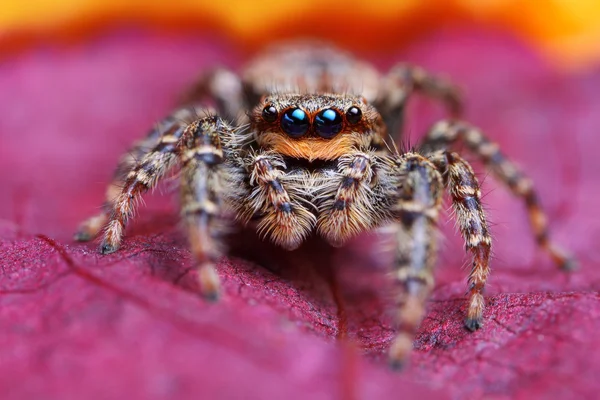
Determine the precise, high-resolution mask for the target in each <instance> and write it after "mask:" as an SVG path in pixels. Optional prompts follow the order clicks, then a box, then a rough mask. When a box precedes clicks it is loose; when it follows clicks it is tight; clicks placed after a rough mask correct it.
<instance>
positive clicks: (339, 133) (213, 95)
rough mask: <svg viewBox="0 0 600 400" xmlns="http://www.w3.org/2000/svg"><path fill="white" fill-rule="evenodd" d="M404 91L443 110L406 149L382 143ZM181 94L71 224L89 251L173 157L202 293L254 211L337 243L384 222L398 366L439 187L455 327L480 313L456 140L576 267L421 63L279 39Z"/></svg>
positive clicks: (545, 242) (477, 223)
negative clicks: (462, 265) (465, 302)
mask: <svg viewBox="0 0 600 400" xmlns="http://www.w3.org/2000/svg"><path fill="white" fill-rule="evenodd" d="M414 91H419V92H422V93H424V94H425V95H428V96H431V97H434V98H438V99H440V100H442V101H443V102H444V103H445V104H446V106H447V108H448V109H449V111H450V113H451V116H452V119H450V120H447V121H441V122H439V123H437V124H435V125H434V126H433V127H432V129H431V130H430V131H429V133H428V134H427V135H426V137H425V139H424V140H423V142H422V143H421V145H420V146H419V148H418V149H419V150H418V151H412V152H405V153H400V152H398V151H397V150H394V151H392V150H390V149H395V148H396V147H395V146H394V145H393V142H394V141H396V140H397V137H396V136H397V135H398V134H400V133H401V129H400V128H401V122H402V119H403V110H404V108H405V104H406V101H407V99H408V98H409V97H410V95H411V93H413V92H414ZM188 100H189V102H190V104H191V106H188V107H185V108H182V109H180V110H178V111H177V112H175V113H174V114H172V115H171V116H170V117H167V118H166V119H165V120H164V121H162V122H161V123H160V124H159V125H158V126H157V128H155V129H154V130H152V131H151V132H150V134H149V135H148V136H147V138H146V139H144V140H142V141H141V142H139V143H138V144H137V145H136V146H134V147H133V149H132V151H131V152H130V153H128V154H127V155H126V156H125V157H123V159H122V160H121V163H120V165H119V167H118V169H117V173H116V175H115V178H114V180H113V182H112V183H111V184H110V186H109V189H108V191H107V200H106V203H105V207H104V210H103V211H102V212H101V213H100V214H98V215H96V216H94V217H92V218H90V219H88V220H87V221H85V222H84V223H83V224H82V225H81V227H80V229H79V231H78V232H77V234H76V239H78V240H89V239H91V238H93V237H94V236H95V235H96V234H97V233H98V232H100V231H101V229H102V227H105V228H104V233H103V240H102V244H101V247H100V249H101V252H102V253H110V252H113V251H116V250H117V249H118V247H119V245H120V243H121V241H122V237H123V233H124V229H125V225H126V223H127V220H128V219H129V218H130V217H131V215H132V214H133V209H134V204H135V200H136V198H137V197H138V196H139V195H140V194H141V193H142V192H144V191H146V190H148V189H150V188H152V187H154V186H155V185H156V183H157V182H158V181H159V180H160V179H161V178H162V177H164V176H165V174H166V173H167V172H168V171H169V170H171V169H172V168H173V167H175V166H179V168H180V169H181V175H180V176H181V214H182V218H183V219H184V221H185V223H186V230H187V233H188V237H189V241H190V246H191V249H192V252H193V255H194V257H195V260H196V263H197V265H198V268H199V275H200V283H201V285H202V288H203V292H204V294H205V295H206V296H207V297H210V298H216V297H217V296H218V293H219V278H218V275H217V274H216V272H215V265H216V263H217V262H218V261H219V259H220V258H221V257H223V256H224V255H225V254H226V248H225V245H224V236H225V235H226V234H227V233H228V232H229V231H230V227H231V226H232V225H233V224H235V223H238V224H247V223H248V222H249V221H251V220H252V221H253V226H255V227H256V230H257V231H258V233H259V234H260V235H262V236H263V237H264V238H265V239H268V240H271V241H273V242H274V243H276V244H278V245H280V246H282V247H284V248H286V249H295V248H297V247H298V246H299V245H300V244H301V243H302V242H303V241H304V239H305V238H306V237H307V236H308V235H309V234H311V233H316V234H317V235H319V236H321V237H322V238H323V240H326V241H327V242H329V243H330V244H333V245H339V244H342V243H344V242H345V241H346V240H347V239H349V238H350V237H352V236H354V235H357V234H359V233H361V232H364V231H367V230H370V229H373V228H378V227H383V226H387V227H390V228H391V229H392V230H393V231H394V232H395V236H394V237H395V258H394V265H393V271H394V278H395V279H396V280H397V281H398V283H399V284H400V286H401V287H402V292H401V293H400V294H399V297H398V307H399V313H398V328H399V333H398V336H397V338H396V340H395V342H394V344H393V345H392V348H391V351H390V357H391V360H392V362H393V363H394V364H396V365H397V364H400V363H401V362H402V361H404V360H405V359H406V356H407V354H408V353H409V351H410V349H411V347H412V337H413V335H414V333H415V331H416V329H417V328H418V326H419V324H420V321H421V319H422V317H423V314H424V312H425V309H424V307H425V301H426V300H427V297H428V295H429V293H430V291H431V288H432V287H433V268H434V265H435V258H436V223H437V220H438V215H439V211H440V207H441V204H442V197H443V193H444V188H446V189H447V191H448V193H449V197H450V198H451V200H452V205H453V208H454V216H455V218H456V220H457V222H458V227H459V230H460V232H461V234H462V236H463V238H464V240H465V244H466V248H467V251H468V252H469V253H470V254H471V257H472V260H473V261H472V265H471V273H470V275H469V296H470V298H469V307H468V311H467V318H466V322H465V325H466V327H467V328H468V329H470V330H475V329H478V328H479V327H480V326H481V324H482V313H483V309H484V299H483V295H482V291H483V288H484V286H485V283H486V280H487V277H488V274H489V264H490V254H491V237H490V233H489V230H488V225H487V221H486V217H485V213H484V211H483V209H482V206H481V191H480V189H479V183H478V181H477V179H476V177H475V174H474V173H473V170H472V168H471V166H470V165H469V164H468V163H467V162H466V161H465V160H464V159H463V158H462V157H461V156H460V155H459V154H458V153H456V152H453V151H452V148H454V147H455V144H457V143H464V144H465V145H466V147H467V148H468V149H469V150H470V151H471V152H473V153H474V154H475V155H477V156H479V157H480V158H481V159H482V160H483V161H484V162H485V163H486V164H487V165H488V166H489V168H490V169H491V170H492V172H494V173H495V175H496V176H497V177H498V178H499V179H500V180H501V181H503V182H505V183H506V184H507V185H508V187H509V188H510V189H511V191H512V192H513V193H514V194H515V195H517V196H520V197H522V198H523V199H524V200H525V204H526V206H527V209H528V212H529V215H530V219H531V225H532V229H533V232H534V235H535V237H536V239H537V241H538V243H539V245H540V246H541V247H543V248H544V249H545V250H547V251H548V252H549V254H550V255H551V256H552V258H553V259H554V260H555V262H556V263H557V264H558V265H559V266H561V267H563V268H565V269H570V268H572V267H573V266H574V265H575V262H574V261H573V259H572V258H571V257H570V256H569V255H568V254H566V253H565V252H564V251H563V250H561V249H560V248H559V247H557V246H556V245H555V244H554V243H552V242H551V241H550V239H549V235H548V231H547V223H546V218H545V216H544V214H543V212H542V210H541V208H540V206H539V203H538V200H537V196H536V194H535V192H534V190H533V186H532V184H531V181H530V180H529V179H527V178H526V177H525V176H524V175H523V174H522V173H521V172H520V170H519V169H518V168H516V167H515V166H514V164H512V163H511V162H510V161H508V160H507V159H506V158H505V157H504V155H503V154H502V153H501V152H500V151H499V149H498V146H497V145H495V144H494V143H491V142H490V141H489V140H488V139H487V138H486V137H485V136H484V135H483V134H482V133H481V132H480V131H479V130H478V129H476V128H474V127H472V126H470V125H469V124H467V123H465V122H462V121H460V120H458V116H459V114H460V109H461V107H460V104H461V103H460V101H459V98H458V96H457V92H456V89H455V88H454V87H453V86H452V85H450V84H448V83H447V82H446V81H444V80H441V79H438V78H435V77H432V76H430V75H428V74H427V73H426V72H425V71H423V70H422V69H420V68H415V67H409V66H403V65H399V66H398V67H396V68H394V69H392V71H391V72H390V73H389V74H388V75H387V76H385V77H381V76H380V75H379V73H378V72H377V71H376V70H375V69H374V68H373V67H371V66H370V65H368V64H366V63H364V62H359V61H356V60H354V59H353V58H351V57H350V56H349V55H347V54H345V53H342V52H339V51H337V50H335V49H333V48H330V47H327V46H323V45H318V46H316V47H314V46H310V45H306V44H305V45H301V44H300V45H288V46H285V47H283V48H276V49H275V50H273V51H271V52H267V53H266V54H265V55H263V56H262V57H259V58H257V59H256V60H255V61H253V62H252V63H250V64H249V65H248V67H247V68H246V69H245V70H244V72H243V74H242V77H241V78H239V77H238V76H236V75H235V74H233V73H231V72H229V71H227V70H223V69H218V70H215V71H212V72H211V73H208V74H206V75H205V76H204V78H203V79H202V80H201V81H200V82H199V83H198V84H197V85H196V86H195V87H194V89H193V90H192V91H190V93H189V95H188ZM206 104H214V105H215V107H216V109H212V108H210V107H208V106H207V105H206ZM234 120H235V121H237V122H236V124H234V123H232V122H231V121H234Z"/></svg>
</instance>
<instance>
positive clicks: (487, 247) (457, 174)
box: [429, 151, 492, 331]
mask: <svg viewBox="0 0 600 400" xmlns="http://www.w3.org/2000/svg"><path fill="white" fill-rule="evenodd" d="M429 158H430V160H431V161H432V162H433V163H434V164H435V165H436V167H437V168H438V170H439V171H440V172H441V173H442V176H443V177H444V184H445V185H446V187H447V188H448V191H449V192H450V196H451V197H452V207H453V209H454V213H455V218H456V220H457V222H458V227H459V229H460V232H461V234H462V236H463V238H464V240H465V245H466V248H467V251H469V252H470V253H471V255H472V257H473V263H472V265H471V273H470V274H469V281H468V282H469V294H470V299H469V309H468V311H467V319H466V320H465V326H466V327H467V328H468V329H469V330H471V331H475V330H477V329H479V328H481V326H482V320H483V309H484V308H485V301H484V299H483V294H482V291H483V288H484V287H485V284H486V282H487V278H488V275H489V273H490V258H491V247H492V237H491V236H490V232H489V229H488V226H487V222H486V218H485V213H484V211H483V208H482V206H481V190H480V189H479V182H478V181H477V178H476V177H475V173H474V172H473V169H472V168H471V166H470V165H469V163H467V162H466V161H465V160H463V159H462V158H461V157H460V156H459V155H458V154H456V153H450V152H446V151H439V152H436V153H433V154H432V155H431V156H430V157H429Z"/></svg>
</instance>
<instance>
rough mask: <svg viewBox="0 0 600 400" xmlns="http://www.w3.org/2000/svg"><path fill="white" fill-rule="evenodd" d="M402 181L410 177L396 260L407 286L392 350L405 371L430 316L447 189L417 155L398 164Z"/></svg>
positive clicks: (402, 199) (398, 276)
mask: <svg viewBox="0 0 600 400" xmlns="http://www.w3.org/2000/svg"><path fill="white" fill-rule="evenodd" d="M398 167H399V168H398V175H399V176H402V177H404V179H403V181H402V191H401V195H400V196H399V198H398V202H397V204H396V206H395V210H396V211H397V213H398V220H399V222H398V223H397V224H396V225H395V228H396V229H395V230H396V232H395V234H396V255H395V260H394V269H393V273H394V278H395V280H396V281H397V282H398V283H399V284H400V285H401V288H402V290H401V294H400V297H399V299H398V303H399V310H398V325H399V326H398V329H399V331H398V334H397V336H396V338H395V340H394V342H393V343H392V346H391V348H390V353H389V356H390V363H391V365H392V366H393V367H395V368H400V367H402V366H403V364H404V361H405V360H406V359H407V357H408V355H409V354H410V352H411V350H412V343H413V339H414V336H415V334H416V331H417V329H418V327H419V325H420V324H421V320H422V319H423V315H424V314H425V303H426V301H427V299H428V298H429V295H430V293H431V290H432V288H433V284H434V277H433V270H434V267H435V262H436V253H437V240H436V239H437V229H436V222H437V218H438V214H439V209H440V207H441V204H442V196H443V189H444V187H443V183H442V177H441V175H440V173H439V172H438V171H437V170H436V168H435V166H434V165H433V164H431V162H429V161H428V160H427V159H425V158H424V157H422V156H420V155H417V154H410V153H407V154H404V155H402V156H401V157H400V159H399V160H398Z"/></svg>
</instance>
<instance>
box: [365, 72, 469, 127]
mask: <svg viewBox="0 0 600 400" xmlns="http://www.w3.org/2000/svg"><path fill="white" fill-rule="evenodd" d="M415 92H419V93H423V94H424V95H426V96H428V97H431V98H434V99H438V100H440V101H441V102H443V103H444V105H445V106H446V108H447V109H448V111H449V112H450V115H451V116H452V117H453V118H458V117H460V116H461V114H462V110H463V105H462V100H461V97H460V93H459V90H458V88H457V87H456V86H454V85H452V84H451V83H450V82H448V81H446V80H445V79H441V78H439V77H437V76H434V75H430V74H429V73H427V71H425V70H424V69H423V68H420V67H416V66H411V65H406V64H399V65H397V66H395V67H394V68H392V70H390V72H389V74H388V75H387V76H386V77H384V78H383V80H382V84H381V86H380V90H379V94H378V97H377V100H376V102H375V106H376V108H377V109H378V110H379V111H380V112H381V115H382V116H383V119H384V122H385V125H386V126H387V129H388V132H389V134H390V135H392V137H395V135H397V134H399V131H400V130H401V129H402V125H403V123H404V111H405V108H406V104H407V102H408V100H409V99H410V97H411V96H412V94H413V93H415ZM400 134H401V133H400Z"/></svg>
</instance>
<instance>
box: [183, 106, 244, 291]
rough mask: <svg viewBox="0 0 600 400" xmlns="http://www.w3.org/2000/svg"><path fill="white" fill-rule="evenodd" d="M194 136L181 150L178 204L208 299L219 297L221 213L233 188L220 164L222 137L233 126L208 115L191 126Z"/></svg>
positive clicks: (223, 219) (223, 225)
mask: <svg viewBox="0 0 600 400" xmlns="http://www.w3.org/2000/svg"><path fill="white" fill-rule="evenodd" d="M188 132H190V133H192V135H193V137H192V140H190V141H189V142H188V143H187V148H186V149H185V150H184V151H183V153H182V160H181V161H182V165H183V166H182V174H181V203H182V209H181V213H182V218H183V219H184V221H185V226H186V230H187V233H188V238H189V242H190V246H191V250H192V254H193V256H194V260H195V263H196V265H197V266H198V270H199V279H200V286H201V288H202V293H203V294H204V296H205V297H206V298H208V299H210V300H216V299H218V297H219V288H220V284H219V276H218V275H217V273H216V271H215V264H216V262H217V261H218V260H219V258H221V256H222V255H223V252H224V249H225V245H224V239H223V237H224V236H225V234H226V233H227V231H228V224H227V219H226V216H225V215H224V213H223V210H224V202H225V194H226V193H225V191H226V190H228V189H229V190H235V189H232V188H231V187H230V186H232V182H230V181H229V179H228V178H230V177H229V176H228V175H227V174H228V172H229V171H228V169H226V168H224V167H223V161H224V153H223V149H222V147H221V138H222V137H223V136H225V135H231V134H232V128H231V127H230V126H229V125H227V124H226V123H225V122H223V120H222V119H221V118H219V117H207V118H203V119H201V120H198V121H196V122H194V123H193V124H192V125H190V127H189V129H188Z"/></svg>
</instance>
